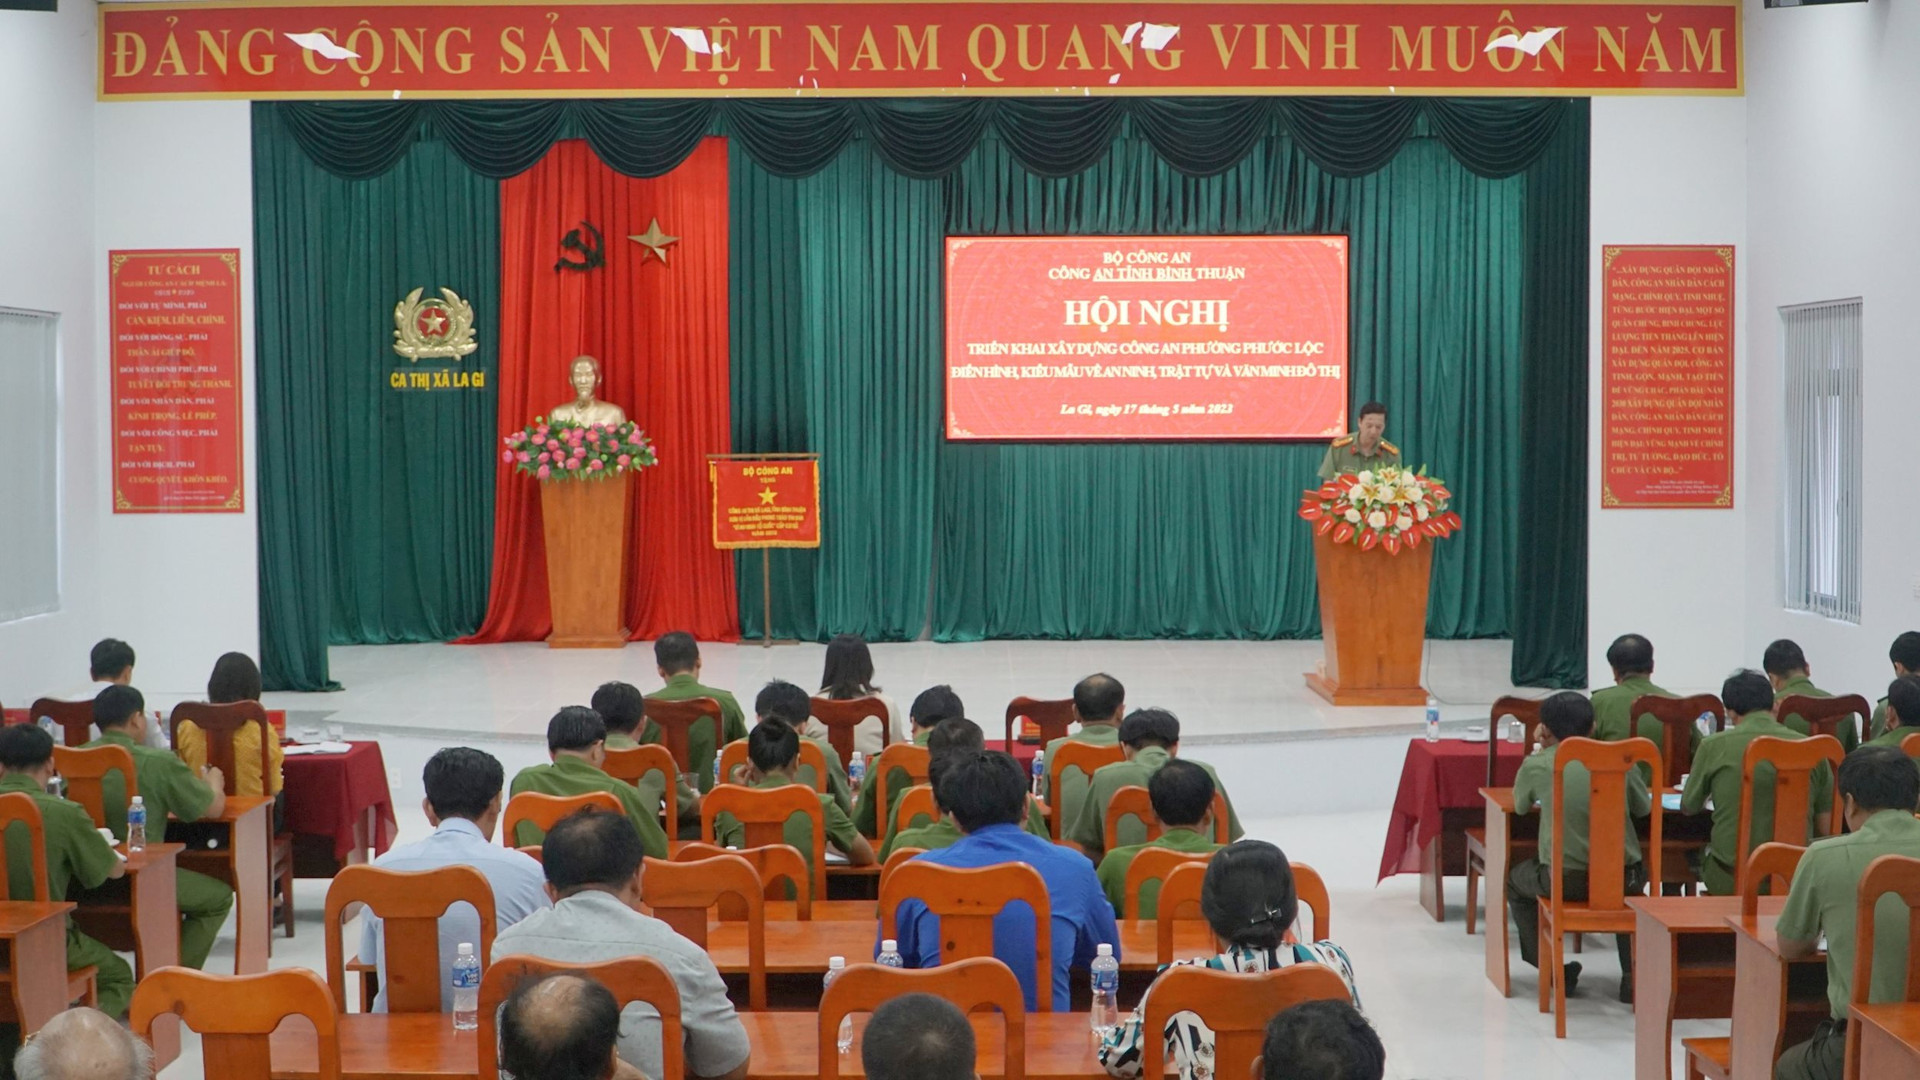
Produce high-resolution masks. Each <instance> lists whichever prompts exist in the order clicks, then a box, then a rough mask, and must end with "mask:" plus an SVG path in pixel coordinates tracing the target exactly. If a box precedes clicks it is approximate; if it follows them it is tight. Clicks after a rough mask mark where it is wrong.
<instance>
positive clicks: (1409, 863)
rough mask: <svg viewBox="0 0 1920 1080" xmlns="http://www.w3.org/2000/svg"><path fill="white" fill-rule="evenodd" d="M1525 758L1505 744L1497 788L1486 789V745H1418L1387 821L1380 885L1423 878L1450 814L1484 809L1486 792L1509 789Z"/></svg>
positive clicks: (1497, 769)
mask: <svg viewBox="0 0 1920 1080" xmlns="http://www.w3.org/2000/svg"><path fill="white" fill-rule="evenodd" d="M1525 756H1526V755H1525V754H1523V753H1522V752H1521V747H1520V745H1519V744H1518V743H1509V742H1504V741H1503V742H1502V743H1501V744H1500V758H1499V761H1498V762H1497V763H1496V765H1495V767H1494V783H1493V784H1492V785H1489V784H1488V783H1487V744H1486V743H1485V742H1467V741H1466V740H1464V739H1441V740H1440V741H1439V742H1431V743H1430V742H1428V741H1427V740H1426V739H1424V738H1421V739H1414V740H1413V741H1412V742H1411V743H1409V744H1408V746H1407V761H1406V764H1405V765H1402V766H1401V768H1400V790H1399V792H1398V793H1396V794H1395V795H1394V797H1393V817H1392V818H1390V819H1389V820H1388V821H1387V847H1386V850H1385V851H1383V852H1381V854H1380V880H1382V881H1385V880H1386V879H1387V878H1390V877H1392V876H1393V875H1395V874H1417V873H1419V872H1420V853H1421V852H1423V851H1425V850H1426V848H1427V845H1428V844H1431V843H1433V840H1434V837H1437V836H1439V835H1440V826H1441V817H1442V815H1443V814H1444V813H1445V811H1448V810H1472V809H1475V808H1478V807H1480V806H1484V805H1485V804H1484V803H1483V802H1482V801H1481V799H1480V789H1481V788H1483V787H1488V786H1492V787H1506V786H1508V785H1510V784H1512V783H1513V774H1514V773H1516V772H1518V771H1519V769H1520V762H1521V760H1522V759H1523V758H1524V757H1525Z"/></svg>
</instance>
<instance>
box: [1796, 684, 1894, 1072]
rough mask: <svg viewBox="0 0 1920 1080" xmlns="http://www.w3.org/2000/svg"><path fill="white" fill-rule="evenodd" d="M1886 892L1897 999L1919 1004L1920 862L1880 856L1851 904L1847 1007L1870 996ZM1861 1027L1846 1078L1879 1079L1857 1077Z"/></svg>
mask: <svg viewBox="0 0 1920 1080" xmlns="http://www.w3.org/2000/svg"><path fill="white" fill-rule="evenodd" d="M1788 700H1789V701H1791V700H1792V699H1791V698H1789V699H1788ZM1889 893H1891V894H1893V895H1894V896H1897V897H1899V898H1900V902H1901V903H1902V904H1903V905H1905V906H1906V908H1907V911H1906V916H1907V917H1906V920H1905V921H1906V924H1907V932H1908V934H1909V941H1908V945H1907V963H1906V969H1907V971H1906V978H1905V979H1903V980H1901V984H1902V986H1903V987H1904V989H1903V990H1902V992H1901V994H1900V998H1899V1000H1900V1001H1901V1002H1916V1001H1920V952H1916V951H1915V950H1914V948H1913V942H1912V940H1911V935H1912V933H1913V931H1914V929H1915V928H1916V927H1920V859H1910V858H1907V857H1906V856H1903V855H1882V856H1880V857H1879V858H1877V859H1875V860H1873V861H1872V862H1870V863H1868V864H1867V872H1866V874H1864V875H1863V876H1862V877H1861V878H1860V897H1859V899H1858V900H1857V901H1855V904H1854V909H1853V913H1854V914H1853V919H1854V922H1853V936H1854V949H1853V987H1852V992H1853V995H1852V997H1851V998H1850V999H1849V1000H1848V1004H1849V1005H1853V1006H1860V1005H1865V1004H1867V1003H1868V1001H1869V1000H1870V997H1871V995H1872V992H1873V941H1874V938H1875V937H1876V936H1877V935H1876V931H1877V930H1878V927H1877V926H1876V925H1875V924H1876V923H1878V922H1879V921H1880V920H1879V919H1877V918H1876V917H1875V914H1876V911H1875V909H1877V908H1878V907H1879V906H1880V901H1881V900H1882V899H1883V898H1885V897H1886V896H1887V894H1889ZM1861 1026H1862V1025H1861V1024H1860V1022H1859V1021H1858V1020H1855V1021H1854V1022H1853V1023H1850V1024H1848V1025H1847V1068H1846V1075H1847V1076H1848V1077H1849V1078H1854V1077H1859V1078H1860V1080H1881V1078H1879V1077H1861V1076H1860V1029H1861Z"/></svg>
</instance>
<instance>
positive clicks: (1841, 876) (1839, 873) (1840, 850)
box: [1773, 746, 1920, 1080]
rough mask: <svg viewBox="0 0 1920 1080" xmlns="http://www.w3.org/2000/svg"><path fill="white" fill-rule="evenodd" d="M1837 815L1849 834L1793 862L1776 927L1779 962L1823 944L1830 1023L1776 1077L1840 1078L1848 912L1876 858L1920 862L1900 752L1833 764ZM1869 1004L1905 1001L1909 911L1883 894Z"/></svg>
mask: <svg viewBox="0 0 1920 1080" xmlns="http://www.w3.org/2000/svg"><path fill="white" fill-rule="evenodd" d="M1840 799H1841V810H1842V812H1843V813H1844V814H1845V815H1846V820H1847V829H1848V832H1847V834H1846V835H1845V836H1833V837H1829V838H1827V839H1825V840H1818V841H1815V842H1814V843H1813V844H1812V845H1811V846H1809V847H1808V848H1807V853H1806V854H1805V855H1802V856H1801V857H1800V869H1799V870H1797V871H1795V872H1794V875H1793V887H1792V888H1791V889H1789V890H1788V892H1787V906H1786V908H1785V909H1784V910H1782V911H1781V912H1780V921H1779V924H1778V925H1777V926H1776V930H1777V932H1778V934H1779V936H1780V955H1781V956H1782V957H1784V958H1786V959H1788V960H1800V959H1804V958H1806V957H1809V956H1812V955H1813V954H1814V953H1815V951H1817V949H1818V948H1819V942H1820V938H1821V937H1822V936H1823V935H1824V936H1825V937H1826V939H1827V1004H1828V1006H1829V1007H1830V1009H1831V1014H1832V1015H1831V1016H1830V1017H1829V1018H1828V1019H1826V1020H1823V1021H1821V1022H1820V1026H1819V1027H1818V1028H1816V1029H1814V1033H1813V1038H1811V1039H1809V1040H1807V1041H1806V1042H1803V1043H1801V1044H1799V1045H1798V1046H1792V1047H1789V1048H1788V1049H1787V1051H1786V1053H1784V1054H1781V1055H1780V1060H1779V1061H1778V1062H1777V1063H1776V1064H1775V1065H1774V1067H1773V1075H1774V1077H1775V1080H1840V1078H1841V1076H1842V1074H1843V1073H1844V1072H1845V1065H1846V1053H1847V1050H1846V1047H1847V1034H1846V1031H1847V1029H1846V1024H1847V1015H1848V1006H1849V1004H1850V1001H1851V998H1852V994H1853V965H1854V958H1855V949H1856V947H1857V945H1858V941H1859V938H1858V934H1857V927H1856V925H1855V912H1856V909H1857V907H1858V906H1859V903H1860V879H1861V877H1863V876H1865V874H1866V872H1867V866H1868V865H1869V864H1871V863H1872V862H1873V861H1874V860H1875V859H1877V858H1879V857H1880V856H1882V855H1900V856H1904V857H1906V858H1909V859H1920V820H1916V819H1915V818H1914V816H1913V815H1914V811H1915V810H1916V809H1920V772H1915V770H1914V768H1913V763H1912V761H1910V760H1909V759H1908V758H1907V756H1906V755H1905V754H1902V753H1901V752H1900V751H1898V750H1893V749H1889V748H1887V747H1884V746H1864V747H1861V748H1860V749H1858V750H1855V751H1854V752H1853V753H1851V754H1848V755H1847V760H1845V761H1843V762H1841V763H1840ZM1873 927H1874V936H1873V986H1872V989H1871V991H1870V992H1869V994H1868V995H1867V996H1868V1000H1869V1001H1871V1002H1888V1001H1904V1000H1906V995H1905V993H1904V991H1905V989H1906V978H1907V906H1906V905H1905V904H1903V903H1901V902H1900V899H1899V897H1897V896H1894V895H1892V894H1888V895H1886V896H1883V897H1881V898H1880V902H1879V904H1878V905H1877V906H1875V908H1874V924H1873Z"/></svg>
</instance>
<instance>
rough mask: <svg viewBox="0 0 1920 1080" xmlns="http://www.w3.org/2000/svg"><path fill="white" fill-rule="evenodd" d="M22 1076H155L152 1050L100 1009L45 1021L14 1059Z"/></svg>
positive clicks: (27, 1079) (68, 1079) (42, 1079)
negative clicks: (44, 1024)
mask: <svg viewBox="0 0 1920 1080" xmlns="http://www.w3.org/2000/svg"><path fill="white" fill-rule="evenodd" d="M13 1071H14V1075H15V1076H17V1077H19V1078H20V1080H153V1051H152V1050H150V1049H148V1048H147V1044H146V1043H144V1042H141V1041H140V1040H139V1039H136V1038H134V1036H133V1033H132V1032H130V1031H128V1030H127V1029H126V1028H124V1027H121V1026H120V1024H119V1023H118V1022H117V1021H115V1020H113V1019H112V1018H110V1017H108V1016H107V1014H106V1013H103V1012H101V1011H100V1010H98V1009H87V1008H77V1009H68V1010H67V1011H66V1012H63V1013H61V1014H59V1015H58V1016H55V1017H54V1018H53V1019H52V1020H49V1021H47V1025H46V1026H45V1027H43V1028H41V1029H40V1030H39V1032H38V1033H36V1034H35V1035H34V1037H33V1041H32V1042H29V1043H27V1044H26V1045H25V1046H23V1047H21V1048H20V1053H19V1054H18V1055H17V1056H16V1057H15V1058H14V1059H13Z"/></svg>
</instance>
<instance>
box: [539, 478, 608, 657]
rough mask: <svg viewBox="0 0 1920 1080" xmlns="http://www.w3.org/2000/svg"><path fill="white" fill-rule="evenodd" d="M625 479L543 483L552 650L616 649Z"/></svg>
mask: <svg viewBox="0 0 1920 1080" xmlns="http://www.w3.org/2000/svg"><path fill="white" fill-rule="evenodd" d="M628 485H629V480H628V476H627V474H626V473H624V472H620V473H614V474H613V475H611V476H608V477H606V478H605V479H601V480H544V481H542V482H541V484H540V516H541V518H542V520H543V521H544V523H545V533H546V541H547V603H548V606H549V608H550V609H551V610H552V614H553V633H552V634H551V635H549V636H548V638H547V646H548V647H549V648H554V649H619V648H624V647H625V646H626V644H627V631H626V628H625V627H623V626H621V625H620V607H621V604H622V603H623V602H624V601H625V599H626V595H627V590H626V576H625V575H626V567H627V500H628V498H629V496H628V490H627V489H628Z"/></svg>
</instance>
